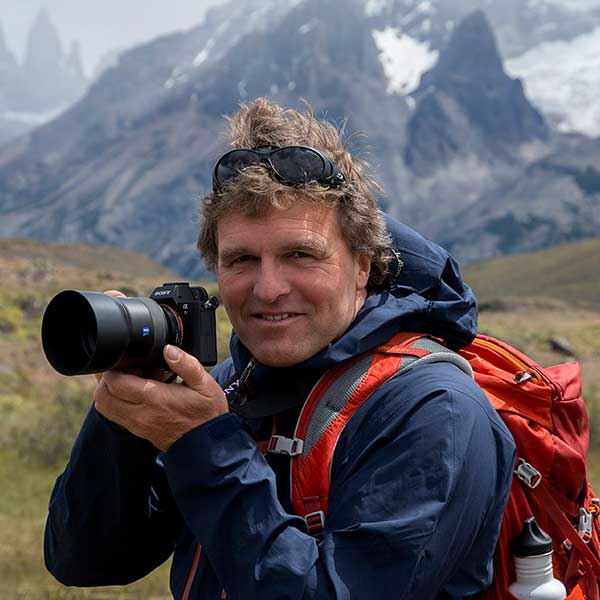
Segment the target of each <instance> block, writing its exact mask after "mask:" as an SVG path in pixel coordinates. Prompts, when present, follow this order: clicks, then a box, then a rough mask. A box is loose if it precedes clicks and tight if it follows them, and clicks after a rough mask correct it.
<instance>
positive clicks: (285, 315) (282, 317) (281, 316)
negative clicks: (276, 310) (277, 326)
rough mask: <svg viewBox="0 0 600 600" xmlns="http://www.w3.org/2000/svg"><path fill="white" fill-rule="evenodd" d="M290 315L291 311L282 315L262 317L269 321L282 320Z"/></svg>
mask: <svg viewBox="0 0 600 600" xmlns="http://www.w3.org/2000/svg"><path fill="white" fill-rule="evenodd" d="M289 316H290V315H289V313H281V314H280V315H262V318H263V319H265V320H267V321H281V320H282V319H287V318H288V317H289Z"/></svg>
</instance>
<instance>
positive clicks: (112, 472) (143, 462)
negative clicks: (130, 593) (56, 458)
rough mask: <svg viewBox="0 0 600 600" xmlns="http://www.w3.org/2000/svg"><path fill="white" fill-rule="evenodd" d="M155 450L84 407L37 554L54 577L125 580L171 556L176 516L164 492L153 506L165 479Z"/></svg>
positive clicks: (79, 581)
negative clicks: (85, 411)
mask: <svg viewBox="0 0 600 600" xmlns="http://www.w3.org/2000/svg"><path fill="white" fill-rule="evenodd" d="M157 455H158V450H157V449H156V448H154V447H153V446H152V445H151V444H150V443H149V442H146V441H145V440H142V439H141V438H138V437H136V436H134V435H133V434H131V433H129V432H128V431H125V430H123V429H120V428H119V427H117V426H116V425H114V424H112V423H111V422H110V421H108V420H107V419H106V418H104V417H103V416H102V415H100V414H99V413H98V412H97V411H96V410H95V408H93V407H92V408H91V410H90V412H89V413H88V415H87V417H86V419H85V421H84V424H83V426H82V429H81V431H80V433H79V436H78V438H77V440H76V442H75V445H74V447H73V450H72V452H71V457H70V459H69V462H68V464H67V467H66V469H65V471H64V472H63V473H62V475H61V476H60V477H59V478H58V479H57V481H56V483H55V485H54V489H53V491H52V495H51V498H50V506H49V514H48V519H47V522H46V531H45V538H44V556H45V561H46V567H47V568H48V570H49V571H50V572H51V573H52V574H53V575H54V577H56V579H58V580H59V581H60V582H61V583H63V584H65V585H76V586H96V585H121V584H126V583H130V582H132V581H135V580H137V579H139V578H140V577H143V576H144V575H146V574H147V573H149V572H150V571H152V570H153V569H154V568H155V567H157V566H158V565H160V564H161V563H163V562H164V561H165V560H166V559H167V558H168V557H169V556H170V554H171V553H172V551H173V548H174V545H175V538H176V536H177V535H178V532H179V531H180V530H181V521H180V516H179V513H178V511H177V510H176V507H175V506H174V505H173V504H172V505H171V506H169V503H168V499H166V498H165V497H164V493H163V494H161V495H162V497H163V502H162V505H161V506H156V502H157V500H156V499H155V502H154V505H152V499H153V497H154V498H155V496H156V495H157V494H156V488H158V487H159V486H160V484H161V481H160V477H161V476H162V478H163V480H164V484H166V480H165V479H164V472H163V469H162V468H160V467H159V466H158V465H157V464H156V459H157ZM164 487H167V486H166V485H165V486H164Z"/></svg>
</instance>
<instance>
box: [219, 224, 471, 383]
mask: <svg viewBox="0 0 600 600" xmlns="http://www.w3.org/2000/svg"><path fill="white" fill-rule="evenodd" d="M385 221H386V227H387V229H388V232H389V233H390V235H391V237H392V246H393V248H394V250H395V251H396V252H397V254H398V255H399V257H400V260H401V261H402V266H401V268H400V270H399V272H398V273H397V274H396V275H394V276H393V277H392V278H391V280H390V281H389V282H388V284H387V285H386V286H385V288H384V289H383V290H381V291H378V292H377V293H374V294H371V295H370V296H369V297H368V298H367V300H366V302H365V304H364V306H363V307H362V308H361V310H360V311H359V313H358V314H357V316H356V318H355V319H354V321H353V322H352V324H351V325H350V327H349V328H348V329H347V330H346V332H345V333H344V335H343V336H342V337H341V338H339V339H337V340H335V341H333V342H331V343H330V344H329V345H328V346H327V347H326V348H324V349H323V350H321V352H319V353H318V354H316V355H314V356H313V357H311V358H309V359H308V360H306V361H305V362H303V363H301V364H299V365H296V366H295V367H294V369H297V368H306V369H311V370H315V369H317V370H322V369H327V368H330V367H332V366H333V365H335V364H337V363H338V362H340V361H342V360H346V359H348V358H352V357H353V356H357V355H359V354H362V353H363V352H366V351H368V350H370V349H372V348H375V347H376V346H379V345H380V344H383V343H384V342H386V341H388V340H389V339H390V338H391V337H392V336H393V335H395V334H396V333H398V332H400V331H410V332H421V333H430V334H432V335H435V336H437V337H440V338H443V339H444V340H446V342H447V344H448V346H449V347H451V348H453V349H458V348H461V347H463V346H466V345H468V344H469V343H470V342H471V340H472V339H473V338H474V337H475V335H476V334H477V301H476V299H475V296H474V294H473V292H472V291H471V288H470V287H469V286H468V285H466V283H464V281H463V280H462V278H461V275H460V270H459V267H458V264H457V263H456V261H455V260H454V259H453V258H452V257H451V256H450V255H449V254H448V252H446V250H444V249H443V248H441V247H440V246H438V245H437V244H435V243H434V242H431V241H429V240H426V239H425V238H424V237H422V236H421V235H420V234H418V233H417V232H416V231H414V230H413V229H411V228H410V227H407V226H406V225H403V224H402V223H400V222H398V221H396V220H395V219H393V218H392V217H389V216H386V217H385ZM230 350H231V356H232V358H233V362H234V366H235V370H236V372H237V373H241V372H242V371H243V369H244V367H245V365H247V363H248V362H249V361H250V359H251V355H250V352H249V351H248V350H247V348H245V346H244V345H243V344H242V343H241V341H240V339H239V338H238V337H237V335H236V333H235V332H233V334H232V338H231V344H230Z"/></svg>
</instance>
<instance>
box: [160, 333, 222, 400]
mask: <svg viewBox="0 0 600 600" xmlns="http://www.w3.org/2000/svg"><path fill="white" fill-rule="evenodd" d="M163 355H164V357H165V361H166V362H167V365H168V366H169V368H170V369H171V371H173V373H176V374H177V375H179V377H181V379H183V383H184V384H185V385H186V386H187V387H189V388H190V389H192V390H194V391H196V392H201V393H206V392H207V391H208V390H207V389H206V386H207V375H208V373H207V372H206V371H205V370H204V367H203V366H202V365H201V364H200V362H199V361H198V360H197V359H196V358H195V357H193V356H192V355H191V354H187V353H186V352H184V351H183V350H181V348H177V346H173V345H171V344H168V345H166V346H165V347H164V349H163ZM209 385H210V384H209Z"/></svg>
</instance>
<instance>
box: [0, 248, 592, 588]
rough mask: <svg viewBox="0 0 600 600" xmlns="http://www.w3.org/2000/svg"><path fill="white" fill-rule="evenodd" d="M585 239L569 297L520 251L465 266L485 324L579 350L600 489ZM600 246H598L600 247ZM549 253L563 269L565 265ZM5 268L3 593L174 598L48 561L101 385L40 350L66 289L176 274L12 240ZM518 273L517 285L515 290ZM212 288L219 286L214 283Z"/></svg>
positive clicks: (0, 298) (156, 280)
mask: <svg viewBox="0 0 600 600" xmlns="http://www.w3.org/2000/svg"><path fill="white" fill-rule="evenodd" d="M585 244H587V242H586V243H584V246H583V247H582V249H576V252H575V254H576V255H577V257H579V258H577V257H575V255H572V256H571V260H573V261H575V260H577V261H578V263H577V264H578V265H579V266H581V265H583V264H586V265H587V267H586V269H584V270H583V271H582V272H579V273H578V275H577V277H579V278H580V279H579V280H577V281H573V280H570V281H567V282H566V283H565V286H566V287H565V288H564V289H565V290H567V291H564V292H563V291H562V288H560V283H557V280H556V279H555V280H554V284H553V286H554V287H552V286H551V288H550V290H548V288H547V286H544V285H542V283H543V281H545V275H544V269H545V267H544V266H543V265H541V266H540V264H539V263H538V262H536V261H537V260H538V259H537V258H536V261H534V262H533V263H529V264H533V265H534V266H535V274H534V275H532V274H528V273H527V272H526V270H525V271H518V268H519V269H520V268H521V267H522V266H523V265H527V261H526V260H525V259H524V258H523V257H521V258H518V259H516V258H514V257H513V258H511V259H510V260H512V261H516V263H511V262H509V263H508V265H509V266H505V265H504V263H501V262H500V263H490V264H489V265H488V266H485V265H478V266H476V267H473V268H470V269H467V270H466V276H467V280H468V281H469V282H470V283H471V284H472V285H473V287H474V289H475V290H476V291H477V290H480V291H481V292H480V293H481V296H482V298H483V299H484V301H486V302H487V303H488V305H489V306H494V305H495V306H496V309H495V310H484V311H483V313H482V315H481V330H482V331H484V332H486V333H489V334H491V335H495V336H497V337H500V338H502V339H505V340H506V341H508V342H509V343H511V344H513V345H514V346H516V347H518V348H519V349H521V350H523V351H524V352H526V353H527V354H530V355H531V356H532V357H534V358H535V359H536V360H537V361H538V362H539V363H541V364H542V365H543V366H547V365H550V364H553V363H556V362H560V361H562V360H565V359H567V360H569V358H568V357H565V356H563V355H561V354H558V353H557V352H555V351H553V350H552V348H551V346H550V343H549V340H550V339H551V338H553V337H561V338H565V339H566V340H567V341H568V342H569V343H570V344H571V345H572V346H573V347H574V349H575V352H576V355H577V360H579V361H580V362H581V365H582V369H583V382H584V392H585V397H586V399H587V402H588V406H589V408H590V413H591V424H592V436H593V437H592V450H591V452H590V460H589V463H590V471H591V474H592V477H593V481H594V482H595V485H596V487H597V488H600V369H598V362H599V359H600V311H598V310H597V307H598V305H600V293H598V292H597V282H598V281H600V279H599V278H598V276H597V275H598V274H596V275H594V276H592V275H590V274H589V273H587V272H589V271H591V270H592V267H594V266H595V267H596V268H598V267H600V265H591V266H590V263H589V262H587V263H586V262H585V260H584V259H583V258H581V257H582V256H588V255H589V249H587V246H585ZM596 249H600V246H597V247H596V246H593V248H592V250H593V251H594V252H595V251H596ZM578 253H580V254H578ZM599 255H600V253H599ZM550 256H552V257H553V259H552V260H553V261H554V262H553V263H552V264H553V265H557V264H558V263H559V262H561V261H562V258H561V260H560V261H559V260H558V258H557V257H556V256H555V255H553V254H551V255H550ZM502 260H505V259H502ZM506 260H508V259H506ZM557 261H558V262H557ZM567 262H568V261H567ZM592 262H593V261H592ZM596 262H599V263H600V261H596ZM497 264H500V265H501V266H502V268H500V267H497V266H496V265H497ZM561 264H562V263H561ZM515 265H517V266H515ZM519 265H520V266H519ZM517 267H518V268H517ZM523 268H525V267H523ZM553 268H555V269H557V270H559V267H558V266H554V267H553ZM560 268H565V267H564V266H563V267H560ZM0 273H1V274H2V281H3V286H2V289H1V291H0V489H1V490H2V493H0V532H1V535H0V598H2V599H3V600H5V599H6V600H17V599H19V600H59V599H60V600H63V599H64V600H67V599H68V600H71V599H79V598H86V599H97V600H100V599H103V600H124V599H127V600H138V599H140V600H141V599H142V598H143V599H144V600H148V599H152V598H154V599H156V600H158V599H165V598H169V597H170V595H169V592H168V583H167V582H168V565H164V566H163V567H162V568H161V569H159V570H158V571H157V572H155V573H153V574H152V575H151V576H149V577H147V578H146V579H144V580H142V581H140V582H138V583H136V584H134V585H131V586H126V587H125V588H106V589H89V590H82V589H71V588H65V587H63V586H61V585H59V584H58V583H56V582H54V581H53V579H52V578H51V576H50V575H49V574H48V573H47V572H46V570H45V568H44V565H43V557H42V539H43V527H44V521H45V516H46V510H47V502H48V498H49V495H50V490H51V487H52V484H53V481H54V479H55V477H56V476H57V475H58V473H59V472H60V470H61V469H62V466H63V465H64V462H65V460H66V457H67V454H68V450H69V448H70V445H71V443H72V440H73V439H74V436H75V434H76V432H77V430H78V428H79V425H80V423H81V420H82V419H83V415H84V414H85V412H86V410H87V407H88V406H89V403H90V401H91V394H92V389H93V386H94V382H93V379H92V377H91V376H86V377H76V378H67V377H61V376H59V375H57V374H56V373H55V372H54V371H52V369H51V368H50V367H49V366H48V364H47V363H46V360H45V358H44V356H43V354H42V351H41V345H40V340H39V329H40V319H41V315H42V312H43V309H44V307H45V306H46V304H47V302H48V301H49V300H50V298H52V296H53V295H54V294H56V293H57V292H58V291H60V290H62V289H67V288H71V289H87V290H100V291H101V290H105V289H110V288H115V289H121V290H123V291H124V292H126V293H127V294H128V295H135V296H141V295H147V294H148V293H149V292H150V291H151V289H152V288H153V287H154V286H155V285H157V284H160V283H162V282H163V281H167V280H172V281H173V280H177V279H178V277H177V276H174V275H173V274H172V273H169V272H168V271H166V270H165V269H164V268H163V267H161V266H160V265H157V264H156V263H153V262H152V261H150V259H147V258H145V257H139V256H138V255H134V254H132V253H125V252H124V251H121V250H117V249H114V248H106V247H86V246H64V245H55V244H51V245H47V244H40V243H37V242H29V241H14V240H12V241H11V240H9V241H7V240H0ZM513 275H514V277H515V278H516V279H518V281H519V285H516V284H515V285H511V280H512V279H513ZM567 279H569V278H567ZM571 279H572V278H571ZM497 282H502V287H500V284H499V283H497ZM524 282H526V283H527V285H525V283H524ZM575 289H577V290H581V289H584V290H585V291H584V292H577V294H578V296H577V298H579V297H580V298H581V299H582V300H581V301H578V300H577V298H575V299H574V298H573V297H571V296H570V295H569V294H571V293H572V291H573V290H575ZM210 291H211V292H212V293H214V292H215V288H214V286H211V290H210ZM536 291H537V292H542V291H543V296H540V294H539V293H536ZM550 292H551V293H550ZM218 314H219V321H218V335H219V348H220V356H221V358H223V357H224V356H225V355H226V354H227V353H228V346H227V338H228V336H229V330H230V327H229V324H228V322H227V320H226V318H225V315H224V311H223V310H222V309H220V310H219V311H218Z"/></svg>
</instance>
